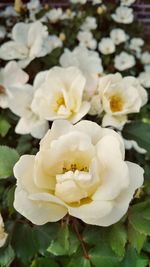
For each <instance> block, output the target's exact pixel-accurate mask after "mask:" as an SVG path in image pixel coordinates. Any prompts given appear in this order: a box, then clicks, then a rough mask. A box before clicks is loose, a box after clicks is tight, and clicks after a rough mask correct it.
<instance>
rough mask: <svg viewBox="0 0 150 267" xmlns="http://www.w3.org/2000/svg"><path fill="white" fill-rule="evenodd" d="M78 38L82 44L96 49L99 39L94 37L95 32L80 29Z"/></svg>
mask: <svg viewBox="0 0 150 267" xmlns="http://www.w3.org/2000/svg"><path fill="white" fill-rule="evenodd" d="M77 39H78V41H79V42H80V45H81V46H84V47H87V48H89V49H92V50H95V49H96V47H97V41H96V39H94V37H93V34H92V33H91V32H89V31H79V32H78V35H77Z"/></svg>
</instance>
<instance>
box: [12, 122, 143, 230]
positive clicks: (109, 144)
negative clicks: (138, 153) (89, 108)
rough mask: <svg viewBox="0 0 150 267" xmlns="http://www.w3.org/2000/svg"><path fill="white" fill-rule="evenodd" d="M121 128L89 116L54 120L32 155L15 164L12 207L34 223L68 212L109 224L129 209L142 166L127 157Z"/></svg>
mask: <svg viewBox="0 0 150 267" xmlns="http://www.w3.org/2000/svg"><path fill="white" fill-rule="evenodd" d="M124 157H125V148H124V143H123V140H122V138H121V136H120V135H119V134H117V133H116V132H115V131H113V130H111V129H104V128H101V127H100V126H99V125H98V124H96V123H95V122H92V121H84V120H82V121H81V122H79V123H77V124H76V125H71V124H70V123H69V122H67V121H66V120H59V121H55V122H54V123H53V125H52V128H51V130H49V131H48V132H47V134H46V136H45V137H44V138H43V139H42V140H41V142H40V149H39V152H38V153H37V154H36V155H23V156H22V157H21V158H20V159H19V161H18V162H17V163H16V164H15V166H14V176H15V177H16V178H17V188H16V190H15V199H14V207H15V209H16V210H17V211H18V212H19V213H21V214H22V215H23V216H25V217H26V218H27V219H28V220H30V221H31V222H32V223H34V224H37V225H42V224H45V223H47V222H56V221H58V220H60V219H62V218H63V217H64V216H65V215H66V214H67V213H69V214H70V215H72V216H74V217H76V218H79V219H81V220H82V221H84V222H85V223H88V224H93V225H99V226H109V225H112V224H114V223H116V222H117V221H119V220H120V219H121V218H122V217H123V215H124V214H125V213H126V212H127V210H128V207H129V203H130V202H131V200H132V198H133V196H134V193H135V190H136V189H137V188H139V187H140V186H142V184H143V172H144V171H143V169H142V168H141V167H140V166H138V165H137V164H135V163H131V162H126V161H125V160H124Z"/></svg>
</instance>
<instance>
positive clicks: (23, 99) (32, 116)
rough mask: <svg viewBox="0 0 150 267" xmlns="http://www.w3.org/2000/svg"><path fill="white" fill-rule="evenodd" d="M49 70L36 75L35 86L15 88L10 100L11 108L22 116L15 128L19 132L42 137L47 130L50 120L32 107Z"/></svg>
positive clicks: (27, 85)
mask: <svg viewBox="0 0 150 267" xmlns="http://www.w3.org/2000/svg"><path fill="white" fill-rule="evenodd" d="M46 74H47V72H46V71H45V72H39V73H38V74H37V75H36V78H35V80H34V84H33V86H31V85H29V84H26V85H24V86H22V87H20V88H14V91H13V95H12V97H11V99H10V100H9V108H10V109H11V111H12V112H13V113H15V114H16V115H18V116H19V117H20V119H19V122H18V124H17V126H16V128H15V132H16V133H18V134H31V135H32V136H33V137H35V138H39V139H41V138H42V137H43V136H44V135H45V133H46V132H47V130H48V128H49V125H48V122H47V121H46V120H45V119H44V118H42V117H41V116H39V114H37V113H35V112H34V111H33V109H32V106H31V104H32V100H33V97H34V94H35V92H36V90H37V89H38V88H39V86H40V85H41V83H43V82H44V79H45V76H46Z"/></svg>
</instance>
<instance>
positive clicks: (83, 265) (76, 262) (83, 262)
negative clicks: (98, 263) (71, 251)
mask: <svg viewBox="0 0 150 267" xmlns="http://www.w3.org/2000/svg"><path fill="white" fill-rule="evenodd" d="M66 267H91V263H90V261H89V260H88V259H86V258H84V257H83V256H78V257H76V258H72V259H71V260H70V262H69V264H68V265H67V266H66Z"/></svg>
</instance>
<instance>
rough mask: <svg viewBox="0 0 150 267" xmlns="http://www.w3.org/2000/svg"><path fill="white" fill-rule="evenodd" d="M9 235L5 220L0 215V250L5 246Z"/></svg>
mask: <svg viewBox="0 0 150 267" xmlns="http://www.w3.org/2000/svg"><path fill="white" fill-rule="evenodd" d="M7 236H8V234H7V233H6V232H5V230H4V222H3V218H2V216H1V214H0V248H1V247H2V246H4V244H5V242H6V239H7Z"/></svg>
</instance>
